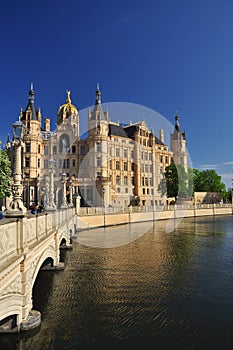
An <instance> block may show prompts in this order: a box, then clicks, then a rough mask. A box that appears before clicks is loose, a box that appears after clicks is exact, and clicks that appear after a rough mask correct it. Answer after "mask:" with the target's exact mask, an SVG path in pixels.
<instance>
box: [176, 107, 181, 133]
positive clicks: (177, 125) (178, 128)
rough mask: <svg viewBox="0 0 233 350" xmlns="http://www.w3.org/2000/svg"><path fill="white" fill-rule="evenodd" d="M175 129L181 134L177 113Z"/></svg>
mask: <svg viewBox="0 0 233 350" xmlns="http://www.w3.org/2000/svg"><path fill="white" fill-rule="evenodd" d="M175 129H176V131H177V132H180V123H179V116H178V112H177V111H176V116H175Z"/></svg>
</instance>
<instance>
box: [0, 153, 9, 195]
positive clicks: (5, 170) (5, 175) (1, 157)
mask: <svg viewBox="0 0 233 350" xmlns="http://www.w3.org/2000/svg"><path fill="white" fill-rule="evenodd" d="M10 177H11V163H10V161H9V158H8V156H7V154H6V152H5V151H1V150H0V199H2V198H6V197H9V196H10V195H11V182H10Z"/></svg>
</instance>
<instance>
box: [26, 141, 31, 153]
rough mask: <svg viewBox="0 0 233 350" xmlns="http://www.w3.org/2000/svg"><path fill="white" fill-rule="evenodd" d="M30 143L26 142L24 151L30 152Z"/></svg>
mask: <svg viewBox="0 0 233 350" xmlns="http://www.w3.org/2000/svg"><path fill="white" fill-rule="evenodd" d="M30 148H31V147H30V143H26V152H27V153H29V152H30Z"/></svg>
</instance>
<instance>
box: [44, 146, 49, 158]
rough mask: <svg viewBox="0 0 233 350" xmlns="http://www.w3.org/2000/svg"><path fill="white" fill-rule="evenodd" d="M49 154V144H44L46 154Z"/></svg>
mask: <svg viewBox="0 0 233 350" xmlns="http://www.w3.org/2000/svg"><path fill="white" fill-rule="evenodd" d="M48 154H49V148H48V146H44V155H45V156H47V155H48Z"/></svg>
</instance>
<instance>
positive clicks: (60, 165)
mask: <svg viewBox="0 0 233 350" xmlns="http://www.w3.org/2000/svg"><path fill="white" fill-rule="evenodd" d="M59 168H60V169H61V168H62V159H59Z"/></svg>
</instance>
